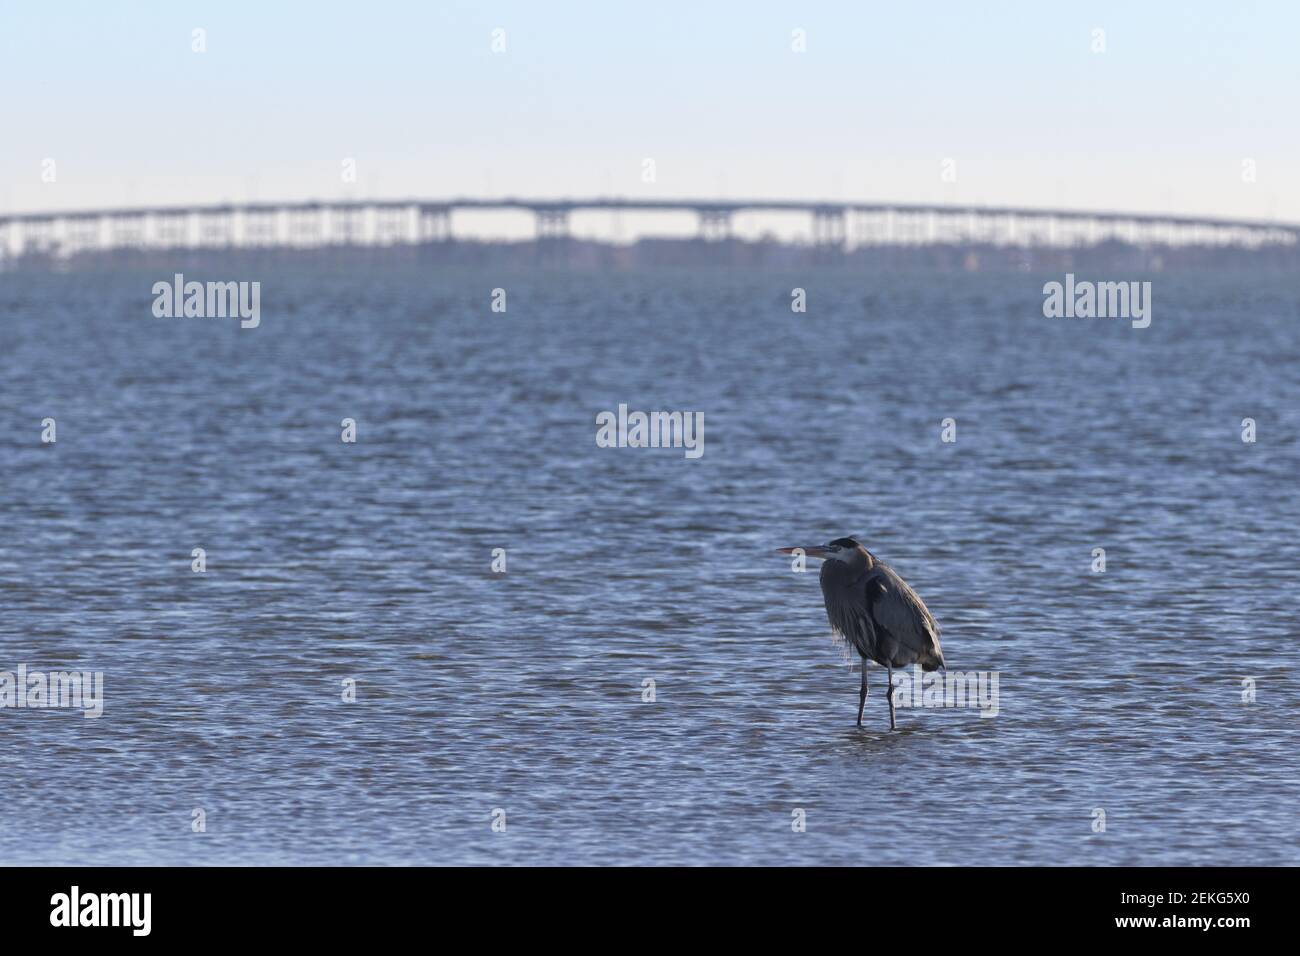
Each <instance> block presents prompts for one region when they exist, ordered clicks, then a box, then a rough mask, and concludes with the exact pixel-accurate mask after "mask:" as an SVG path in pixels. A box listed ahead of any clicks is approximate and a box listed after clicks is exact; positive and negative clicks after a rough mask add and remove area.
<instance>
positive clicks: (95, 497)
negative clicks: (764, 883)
mask: <svg viewBox="0 0 1300 956" xmlns="http://www.w3.org/2000/svg"><path fill="white" fill-rule="evenodd" d="M229 272H230V270H221V269H208V270H203V269H199V268H198V267H194V268H191V269H189V270H187V278H198V279H231V278H239V279H254V278H256V279H260V280H261V281H262V296H261V310H262V315H261V325H260V327H259V328H257V329H247V330H244V329H240V328H239V325H238V322H237V321H234V320H220V319H211V320H203V319H171V320H167V319H156V318H154V317H153V316H152V315H151V303H152V295H151V293H150V287H151V285H152V283H153V282H155V281H158V280H160V279H168V278H169V277H170V273H169V272H168V273H166V274H162V275H155V274H153V273H152V272H148V273H143V272H141V273H135V272H129V271H128V272H123V273H120V274H117V275H89V274H87V275H78V274H67V275H56V276H50V275H46V276H37V275H16V274H8V275H0V376H2V377H0V473H2V474H3V487H4V494H3V496H2V497H0V507H2V508H3V516H2V521H0V529H2V533H0V534H2V536H0V545H2V547H0V600H2V601H3V614H2V615H0V670H11V671H12V670H14V669H16V668H17V667H18V665H20V664H26V665H27V666H28V667H29V668H30V669H33V670H38V669H39V670H46V671H53V670H71V669H78V670H86V671H102V672H103V674H104V681H105V702H104V713H103V716H102V717H100V718H99V719H86V718H84V717H83V716H82V715H81V713H80V712H78V711H76V710H67V709H44V710H42V709H24V710H16V709H5V710H0V735H2V736H0V740H2V742H3V746H4V753H5V754H6V772H5V773H4V774H3V775H0V862H3V863H92V864H98V863H167V864H172V863H183V864H205V863H221V864H228V863H295V864H296V863H337V864H342V863H402V864H409V863H418V864H433V863H494V862H510V863H560V864H574V863H616V864H647V863H649V864H658V863H690V864H700V863H731V864H750V863H769V864H774V863H841V864H848V863H853V864H857V863H868V864H912V863H918V864H920V863H925V864H930V863H945V864H991V863H1042V864H1065V863H1082V864H1099V865H1115V864H1157V863H1159V864H1185V863H1211V864H1229V863H1233V864H1241V863H1266V864H1267V863H1272V864H1279V863H1295V862H1297V858H1298V857H1300V850H1298V847H1300V822H1298V818H1297V814H1296V812H1295V806H1296V801H1297V797H1300V792H1298V791H1300V786H1298V783H1300V771H1298V768H1297V758H1296V753H1297V729H1296V716H1297V703H1298V702H1300V694H1298V693H1297V690H1296V685H1295V678H1296V673H1297V664H1298V663H1300V651H1298V650H1297V621H1298V620H1300V617H1298V615H1297V607H1296V603H1297V599H1296V593H1297V584H1298V583H1300V580H1298V578H1300V572H1298V570H1297V569H1298V568H1300V542H1298V540H1297V534H1296V528H1297V526H1298V525H1300V502H1298V501H1297V497H1296V494H1295V490H1296V475H1297V474H1300V444H1298V443H1297V432H1298V429H1300V372H1298V369H1300V304H1298V303H1300V279H1296V278H1285V277H1278V276H1271V277H1270V276H1262V277H1256V276H1242V275H1233V276H1214V275H1205V276H1200V277H1187V276H1183V277H1178V276H1172V275H1164V276H1162V275H1159V274H1157V275H1155V276H1153V277H1147V278H1152V279H1153V280H1154V286H1153V303H1154V313H1153V320H1152V324H1151V326H1150V328H1147V329H1142V330H1135V329H1132V328H1130V327H1129V325H1128V323H1127V322H1122V321H1105V320H1091V321H1090V320H1066V319H1045V318H1043V316H1042V294H1041V288H1042V284H1043V282H1044V281H1045V279H1049V278H1055V279H1058V280H1059V279H1061V278H1062V277H1061V276H1059V275H1056V276H1038V275H1028V274H1015V275H952V276H944V275H921V274H918V275H881V274H875V275H857V276H855V275H841V274H835V273H831V272H826V273H812V274H804V275H789V276H786V275H778V274H772V273H765V272H759V271H754V272H745V271H722V270H719V271H716V272H711V273H705V272H702V273H698V274H683V273H673V272H664V273H659V274H653V275H596V274H563V273H547V272H541V271H538V272H527V273H514V272H510V271H505V272H493V273H487V272H485V273H482V274H467V273H464V272H457V273H450V272H448V273H439V272H437V271H433V272H427V273H426V272H419V271H416V270H414V269H407V270H404V269H399V268H396V267H395V268H394V269H393V270H392V271H391V272H383V271H380V272H374V271H371V272H369V273H368V274H348V273H347V272H346V270H342V269H341V270H338V271H337V272H336V273H334V274H332V275H329V276H314V275H310V274H307V273H295V272H293V271H292V270H290V269H289V268H288V267H284V268H281V269H279V270H278V271H277V270H274V269H267V270H264V271H263V273H262V274H261V275H231V274H228V273H229ZM1081 278H1085V277H1083V276H1081ZM1091 278H1103V279H1105V278H1116V277H1110V276H1099V277H1091ZM1119 278H1126V277H1119ZM795 286H800V287H804V288H806V289H807V290H808V302H809V307H808V312H807V313H806V314H793V313H792V312H791V311H790V307H789V303H790V290H791V289H792V288H793V287H795ZM497 287H502V288H505V289H506V290H507V295H508V300H507V302H508V305H507V311H506V312H505V313H504V314H501V313H493V312H492V311H491V310H490V308H489V305H490V296H491V290H492V289H493V288H497ZM619 403H626V404H627V405H628V406H629V407H630V408H632V409H643V410H659V409H663V410H687V411H702V412H704V415H705V433H704V441H705V444H704V448H705V453H704V455H703V457H701V458H699V459H698V460H688V459H687V458H686V457H685V456H684V454H683V452H682V450H681V449H641V448H616V449H610V448H598V447H597V446H596V442H595V416H596V415H597V413H598V412H600V411H602V410H614V409H617V407H618V405H619ZM47 417H50V418H54V419H55V420H56V423H57V441H56V442H55V443H54V444H43V443H42V442H41V440H40V438H41V421H42V419H44V418H47ZM347 417H350V418H354V419H355V420H356V422H357V435H358V438H357V441H356V443H355V444H345V443H344V442H342V441H341V440H340V431H341V429H340V422H341V420H342V419H343V418H347ZM1246 417H1250V418H1253V419H1254V420H1255V421H1256V423H1257V429H1258V440H1257V441H1256V442H1255V443H1253V444H1252V443H1245V442H1243V441H1242V440H1241V431H1242V429H1241V421H1242V419H1243V418H1246ZM945 418H953V419H954V420H955V421H956V428H957V433H956V434H957V440H956V442H954V443H944V442H942V441H941V440H940V428H941V422H942V420H943V419H945ZM849 533H855V534H858V535H861V536H862V537H863V540H864V541H866V543H867V544H868V546H869V547H870V548H872V550H873V551H875V552H876V553H877V554H878V555H880V556H881V557H882V558H884V559H885V560H887V561H889V562H890V563H891V564H893V566H894V567H895V568H896V569H897V570H898V571H899V572H900V573H901V574H902V575H903V576H904V577H905V578H906V579H907V580H908V581H909V582H910V583H911V584H912V585H913V586H914V587H915V588H916V590H917V591H918V592H919V593H920V594H921V596H922V597H923V598H924V599H925V601H926V603H927V604H928V605H929V607H930V609H931V611H932V612H933V613H934V614H935V616H936V617H937V618H938V619H939V621H940V623H941V625H942V627H943V647H944V651H945V654H946V656H947V660H948V664H949V667H950V668H953V669H956V670H987V671H992V670H996V671H997V672H998V673H999V675H1000V706H999V712H998V715H997V716H996V717H994V718H984V717H981V716H980V715H979V712H978V711H977V710H974V709H970V708H965V709H921V710H901V711H900V712H899V730H898V731H897V732H895V733H890V732H889V731H888V716H887V708H886V705H885V700H884V696H883V692H882V691H883V675H882V674H881V673H880V672H879V670H878V669H875V668H874V667H873V668H872V673H871V679H872V686H873V691H872V696H871V697H870V698H869V699H868V701H867V713H866V718H865V724H866V726H865V727H864V728H862V729H860V730H859V729H856V728H855V727H854V726H853V722H854V716H855V711H856V705H857V685H858V675H857V673H856V672H853V671H850V670H849V669H848V668H847V667H846V665H845V663H844V660H843V658H842V656H841V654H840V652H839V651H838V650H837V648H836V646H835V645H834V643H833V642H832V640H831V639H830V636H829V633H828V630H827V625H826V620H825V616H824V613H823V611H822V607H821V594H820V591H819V588H818V585H817V582H816V576H815V575H814V574H795V573H792V572H791V570H790V565H789V563H788V561H787V560H785V559H783V558H781V557H779V556H776V555H774V554H773V553H772V549H773V548H776V547H780V546H785V545H796V544H806V543H817V542H823V541H826V540H828V539H830V538H832V537H837V536H840V535H843V534H849ZM199 547H201V548H203V549H205V551H206V554H207V570H206V572H204V573H202V574H198V573H194V572H193V571H192V570H191V561H192V558H191V551H192V549H194V548H199ZM1098 547H1101V548H1105V551H1106V561H1107V565H1106V570H1105V572H1104V573H1093V571H1092V569H1091V565H1092V561H1093V557H1092V552H1093V549H1094V548H1098ZM494 548H504V549H505V551H506V556H507V570H506V572H505V573H504V574H498V573H493V571H492V568H491V564H492V551H493V549H494ZM348 678H351V679H354V680H355V681H356V688H357V690H356V700H355V702H352V703H345V702H344V701H343V700H342V694H343V681H344V680H345V679H348ZM1245 678H1253V679H1254V682H1255V693H1256V697H1255V700H1254V702H1253V703H1246V702H1243V699H1242V698H1243V683H1242V682H1243V679H1245ZM647 679H652V680H653V681H654V682H655V700H654V701H653V702H645V701H643V700H642V687H643V682H644V681H646V680H647ZM196 809H202V811H203V812H204V814H205V823H206V831H205V832H202V833H195V832H193V830H192V821H193V820H194V811H195V810H196ZM796 809H802V810H803V811H804V813H805V816H806V831H805V832H794V830H793V829H792V825H791V822H792V812H793V811H795V810H796ZM494 810H502V811H504V815H505V816H504V818H505V821H506V827H505V830H504V832H494V830H493V828H492V822H493V811H494ZM1097 810H1102V811H1104V813H1105V824H1106V829H1105V832H1101V833H1099V832H1094V825H1095V820H1096V819H1097V815H1096V811H1097ZM497 818H498V819H500V814H498V815H497Z"/></svg>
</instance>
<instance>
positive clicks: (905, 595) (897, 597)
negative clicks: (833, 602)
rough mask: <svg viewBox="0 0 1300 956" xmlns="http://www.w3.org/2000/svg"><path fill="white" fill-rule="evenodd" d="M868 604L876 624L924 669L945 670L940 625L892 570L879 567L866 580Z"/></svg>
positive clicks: (886, 567) (883, 565)
mask: <svg viewBox="0 0 1300 956" xmlns="http://www.w3.org/2000/svg"><path fill="white" fill-rule="evenodd" d="M866 600H867V606H868V607H870V608H871V615H872V617H874V618H875V619H876V621H877V623H879V624H880V626H881V627H883V628H884V629H885V630H887V631H889V633H890V634H892V635H893V636H894V638H895V639H896V640H897V641H898V642H899V643H900V644H902V645H903V646H904V647H906V648H909V649H910V650H911V651H912V652H913V653H914V654H915V655H916V658H917V660H918V661H919V662H920V663H921V665H922V666H923V667H924V666H925V665H926V664H931V665H933V667H941V666H943V649H942V648H941V647H940V646H939V622H938V621H936V620H935V619H934V615H933V614H931V613H930V610H929V608H927V607H926V606H925V602H923V601H922V600H921V599H920V597H918V596H917V593H916V592H915V591H913V590H912V589H911V588H910V587H908V585H907V582H906V581H904V580H903V579H902V578H900V577H899V576H898V575H897V574H895V573H894V569H893V568H891V567H889V566H888V565H887V564H883V563H881V562H877V563H876V566H875V567H874V568H872V571H871V573H870V574H869V575H868V576H867V581H866ZM927 669H931V668H927Z"/></svg>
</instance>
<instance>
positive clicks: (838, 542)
mask: <svg viewBox="0 0 1300 956" xmlns="http://www.w3.org/2000/svg"><path fill="white" fill-rule="evenodd" d="M777 551H778V552H780V553H781V554H794V553H795V552H796V551H802V552H803V553H804V554H805V555H806V556H807V557H810V558H816V559H817V560H818V561H843V562H845V563H846V564H847V563H849V562H851V561H856V560H857V559H858V558H859V557H861V556H862V555H863V554H865V553H866V550H865V549H864V548H863V547H862V545H861V544H859V543H858V541H857V539H855V538H836V539H835V540H834V541H831V542H829V543H827V544H808V545H804V546H803V547H796V548H777Z"/></svg>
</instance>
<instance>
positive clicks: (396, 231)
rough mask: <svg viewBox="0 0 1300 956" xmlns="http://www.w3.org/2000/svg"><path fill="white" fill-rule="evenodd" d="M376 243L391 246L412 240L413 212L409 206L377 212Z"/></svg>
mask: <svg viewBox="0 0 1300 956" xmlns="http://www.w3.org/2000/svg"><path fill="white" fill-rule="evenodd" d="M375 213H376V217H377V218H376V220H375V241H376V242H377V243H379V245H381V246H391V245H394V244H396V243H399V242H405V241H409V240H410V228H411V210H410V207H407V206H399V207H397V208H391V207H389V208H381V209H377V210H375Z"/></svg>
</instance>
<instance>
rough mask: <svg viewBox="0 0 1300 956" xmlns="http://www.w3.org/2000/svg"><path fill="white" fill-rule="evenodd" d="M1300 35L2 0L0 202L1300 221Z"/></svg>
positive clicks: (1140, 10)
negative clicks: (382, 201) (786, 204)
mask: <svg viewBox="0 0 1300 956" xmlns="http://www.w3.org/2000/svg"><path fill="white" fill-rule="evenodd" d="M196 29H200V30H203V31H204V34H203V38H204V44H205V46H206V49H205V50H204V52H196V51H195V50H194V49H193V46H194V43H195V40H194V37H195V34H194V31H195V30H196ZM1099 30H1100V31H1104V35H1103V34H1098V33H1096V32H1095V31H1099ZM494 31H504V32H503V33H494ZM795 31H803V33H802V36H803V37H804V38H805V49H804V50H803V51H802V52H798V51H797V50H796V49H795V46H796V45H797V43H796V33H795ZM1297 35H1300V4H1295V3H1289V2H1276V3H1251V2H1236V0H1234V2H1231V3H1224V2H1218V3H1202V2H1190V3H1187V2H1182V3H1172V2H1143V3H1135V2H1132V0H1129V2H1123V3H1097V2H1092V3H1063V2H1042V0H1037V2H999V0H987V2H984V3H960V2H950V3H949V2H936V3H904V4H899V3H863V2H858V3H848V2H845V3H816V2H806V0H805V2H792V3H773V2H743V3H742V2H709V3H703V2H699V0H695V2H677V0H660V2H656V3H611V2H564V0H554V2H548V3H544V4H543V3H536V2H533V3H528V2H519V3H493V2H479V3H439V2H425V3H415V2H410V3H405V2H387V0H368V2H365V3H358V2H347V3H334V2H320V3H287V2H286V3H268V2H265V0H259V2H245V0H221V2H216V3H206V2H194V3H163V2H135V3H132V2H116V3H109V2H78V0H59V2H58V3H48V2H37V0H3V2H0V120H3V127H2V128H0V210H4V211H36V210H59V209H74V208H95V207H102V206H121V205H136V204H140V205H144V204H171V203H198V202H220V201H227V200H235V201H239V200H248V199H262V200H268V199H286V200H287V199H308V198H321V199H329V198H336V197H361V198H367V197H375V198H379V197H384V198H397V197H418V198H443V197H455V196H489V197H491V196H506V195H514V196H529V197H561V196H571V197H582V196H592V195H625V196H638V197H661V198H678V197H721V198H744V197H756V198H777V197H779V198H792V199H803V198H825V199H861V200H899V201H908V200H911V201H919V202H933V201H939V202H944V201H952V202H956V203H963V204H964V203H988V204H1014V205H1024V206H1044V207H1063V208H1077V209H1105V210H1123V211H1145V212H1175V213H1186V214H1205V215H1218V216H1229V217H1238V218H1262V219H1280V220H1283V221H1290V222H1300V188H1298V187H1297V183H1296V172H1297V170H1300V123H1297V121H1296V119H1297V117H1300V57H1297V56H1296V55H1295V52H1294V44H1295V37H1296V36H1297ZM1099 37H1100V38H1102V39H1103V41H1104V51H1097V50H1095V49H1094V48H1095V47H1096V46H1097V45H1098V39H1099ZM494 39H495V41H496V43H497V45H498V46H500V45H501V41H502V40H504V50H501V51H499V52H496V51H494V50H493V44H494ZM347 160H351V161H352V162H353V169H354V170H355V178H354V180H353V181H348V180H347V179H346V177H345V161H347ZM646 160H653V164H654V177H653V181H650V182H647V181H646V178H645V172H646V169H647V166H646ZM51 161H52V163H51ZM1248 170H1250V171H1251V172H1247V171H1248ZM1252 174H1253V175H1252Z"/></svg>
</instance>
